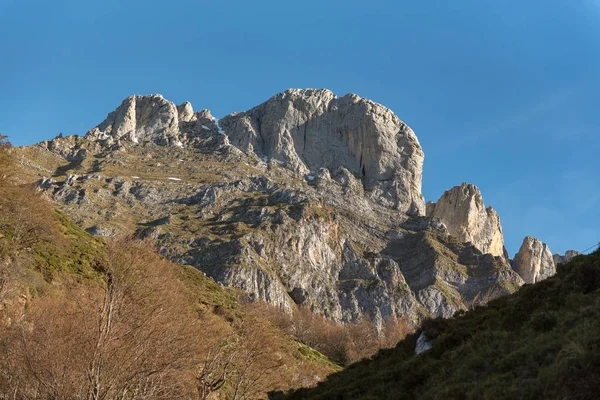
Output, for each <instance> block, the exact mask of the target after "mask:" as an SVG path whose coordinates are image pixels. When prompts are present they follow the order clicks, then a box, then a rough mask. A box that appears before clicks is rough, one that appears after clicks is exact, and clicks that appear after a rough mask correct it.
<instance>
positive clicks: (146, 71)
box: [0, 0, 600, 255]
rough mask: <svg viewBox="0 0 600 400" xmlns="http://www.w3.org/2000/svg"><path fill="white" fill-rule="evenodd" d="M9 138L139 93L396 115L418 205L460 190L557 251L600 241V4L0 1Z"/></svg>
mask: <svg viewBox="0 0 600 400" xmlns="http://www.w3.org/2000/svg"><path fill="white" fill-rule="evenodd" d="M0 38H1V39H0V132H2V133H4V134H7V135H9V136H10V138H11V140H12V142H13V143H14V144H17V145H23V144H31V143H35V142H39V141H41V140H44V139H48V138H52V137H54V136H56V135H57V134H58V133H59V132H63V133H65V134H84V133H85V132H86V131H87V130H88V129H90V128H92V127H94V126H95V125H97V124H98V123H100V122H101V121H102V120H103V119H104V118H105V116H106V114H107V113H108V112H109V111H112V110H113V109H115V108H116V107H117V106H118V105H119V104H120V102H121V101H122V100H123V99H124V98H125V97H127V96H129V95H131V94H150V93H161V94H163V95H164V96H165V97H166V98H167V99H169V100H171V101H174V102H176V103H181V102H183V101H186V100H188V101H190V102H191V103H192V104H193V105H194V107H195V109H202V108H209V109H210V110H211V111H212V112H213V115H216V116H218V117H221V116H224V115H226V114H228V113H230V112H233V111H243V110H246V109H248V108H251V107H252V106H254V105H257V104H259V103H260V102H262V101H264V100H266V99H268V98H269V97H271V96H272V95H274V94H275V93H278V92H281V91H283V90H285V89H287V88H290V87H295V88H308V87H312V88H329V89H331V90H333V91H334V92H336V93H337V94H338V95H343V94H346V93H348V92H353V93H357V94H359V95H360V96H363V97H367V98H370V99H372V100H375V101H377V102H379V103H382V104H384V105H386V106H387V107H389V108H391V109H392V110H393V111H394V112H396V114H398V116H399V117H400V118H401V119H402V120H404V121H405V122H406V123H408V124H409V125H410V126H411V127H412V128H413V129H414V130H415V132H416V134H417V136H418V137H419V140H420V142H421V144H422V146H423V149H424V151H425V166H424V176H423V193H424V195H425V198H426V199H427V200H437V199H438V198H439V196H440V195H441V194H442V193H443V191H444V190H446V189H449V188H451V187H452V186H455V185H458V184H460V183H461V182H463V181H466V182H469V183H474V184H476V185H477V186H479V188H480V189H481V190H482V192H483V196H484V200H485V202H486V205H492V206H493V207H494V208H496V210H497V211H498V213H499V214H500V217H501V220H502V225H503V228H504V234H505V239H506V244H507V248H508V250H509V253H510V254H511V255H513V254H514V253H515V252H516V251H517V250H518V248H519V246H520V244H521V241H522V240H523V237H524V236H526V235H532V236H536V237H539V238H540V239H542V240H543V241H545V242H546V243H548V245H549V246H550V249H551V250H552V251H553V252H561V253H562V252H564V251H565V250H567V249H571V248H573V249H578V250H582V249H584V248H586V247H589V246H591V245H592V244H594V243H597V242H598V241H600V225H599V222H600V181H599V172H600V136H599V135H598V131H599V128H600V118H599V117H600V107H599V106H600V0H562V1H558V0H527V1H523V0H502V1H482V0H459V1H448V0H437V1H435V0H430V1H414V0H411V1H398V0H396V1H391V0H390V1H380V0H372V1H355V0H344V1H337V0H303V1H294V2H291V1H283V0H265V1H262V0H255V1H248V0H212V1H205V0H179V1H154V0H104V1H87V0H68V1H61V0H55V1H47V0H43V1H42V0H38V1H31V0H0Z"/></svg>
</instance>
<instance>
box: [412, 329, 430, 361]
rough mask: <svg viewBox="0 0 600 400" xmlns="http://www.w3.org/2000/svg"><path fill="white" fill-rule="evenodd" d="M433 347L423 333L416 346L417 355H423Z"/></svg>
mask: <svg viewBox="0 0 600 400" xmlns="http://www.w3.org/2000/svg"><path fill="white" fill-rule="evenodd" d="M431 347H432V346H431V342H430V341H429V340H427V336H425V332H421V334H420V335H419V338H418V339H417V345H416V346H415V354H417V355H418V354H421V353H422V352H424V351H427V350H429V349H431Z"/></svg>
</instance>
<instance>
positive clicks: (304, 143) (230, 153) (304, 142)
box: [20, 90, 523, 324]
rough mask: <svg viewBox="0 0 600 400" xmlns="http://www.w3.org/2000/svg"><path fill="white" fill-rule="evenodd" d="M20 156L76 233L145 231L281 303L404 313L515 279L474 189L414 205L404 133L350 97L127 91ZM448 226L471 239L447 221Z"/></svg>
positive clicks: (319, 309)
mask: <svg viewBox="0 0 600 400" xmlns="http://www.w3.org/2000/svg"><path fill="white" fill-rule="evenodd" d="M20 152H21V159H22V160H23V163H24V164H26V165H27V168H28V169H29V171H30V172H29V175H30V176H32V179H38V184H39V186H40V188H41V189H42V190H44V191H45V192H46V193H47V195H48V196H49V197H50V198H52V199H53V200H54V201H55V202H56V203H57V204H58V205H59V207H60V208H61V209H62V210H63V211H64V212H66V213H68V214H69V215H70V216H71V217H72V218H73V219H74V220H75V221H76V222H77V223H78V224H79V225H81V226H82V227H84V228H85V229H87V230H88V232H91V233H94V234H97V235H115V234H119V233H129V234H131V233H133V234H135V235H137V236H139V237H150V238H153V239H154V240H155V241H156V242H157V245H158V246H159V247H160V249H161V253H162V254H163V255H164V256H166V257H168V258H169V259H171V260H174V261H176V262H179V263H182V264H189V265H193V266H194V267H196V268H197V269H199V270H201V271H203V272H204V273H205V274H207V275H208V276H210V277H212V278H214V279H215V280H216V281H217V282H219V283H222V284H224V285H230V286H234V287H237V288H240V289H243V290H244V291H246V293H248V296H249V297H250V298H252V299H262V300H265V301H267V302H269V303H271V304H275V305H278V306H281V307H282V308H284V309H290V308H293V307H297V306H304V307H308V308H310V309H311V310H313V311H314V312H316V313H320V314H323V315H326V316H327V317H329V318H331V319H333V320H335V321H355V320H358V319H360V318H364V317H367V318H370V319H373V320H375V321H377V322H378V323H379V322H381V321H382V320H383V319H387V318H396V317H403V318H407V319H408V320H410V321H412V322H413V323H415V324H416V323H418V321H420V320H421V319H422V318H424V317H431V316H441V317H450V316H452V315H453V314H454V313H455V312H456V311H458V310H465V309H468V308H469V307H472V306H473V305H474V304H477V302H478V301H481V299H483V298H486V299H489V298H493V297H497V296H499V295H502V294H506V293H510V292H513V291H515V290H516V289H517V288H518V287H519V286H520V285H521V284H522V283H523V280H522V279H521V278H520V277H519V276H518V274H517V273H516V272H514V271H513V270H512V269H511V267H510V265H508V263H507V261H506V258H505V257H504V255H503V254H502V251H501V250H502V235H501V228H500V224H499V220H498V218H497V216H496V215H495V213H494V212H493V211H490V210H489V209H488V210H485V209H484V208H483V200H481V195H480V194H479V193H478V191H476V188H474V187H473V188H470V187H465V188H464V191H466V192H467V193H465V194H461V195H460V196H458V194H457V195H456V198H453V197H452V196H450V200H451V201H452V202H454V204H455V205H456V204H459V203H460V205H458V206H455V207H454V208H452V205H451V204H450V203H449V202H446V200H445V198H444V197H443V198H442V199H441V200H440V201H439V202H438V204H437V205H436V206H435V207H434V208H432V207H431V206H430V209H431V210H432V211H431V213H432V215H433V214H435V215H436V218H430V217H426V216H424V215H423V214H424V211H425V210H424V205H423V199H422V196H421V193H420V186H421V165H422V161H423V153H422V150H421V147H420V146H419V143H418V141H417V139H416V136H415V135H414V133H413V132H412V130H410V128H408V126H406V125H405V124H404V123H402V122H401V121H400V120H399V119H398V118H397V117H396V116H395V115H394V114H393V113H392V112H391V111H390V110H388V109H386V108H385V107H383V106H381V105H379V104H376V103H374V102H371V101H369V100H365V99H361V98H360V97H358V96H356V95H347V96H344V97H342V98H336V97H335V95H334V94H333V93H331V92H330V91H327V90H289V91H286V92H285V93H282V94H279V95H276V96H275V97H273V98H272V99H270V100H268V101H267V102H265V103H263V104H261V105H259V106H257V107H255V108H253V109H252V110H250V111H248V112H245V113H237V114H235V113H234V114H231V115H230V116H227V117H225V118H223V119H221V120H220V121H219V120H216V119H214V118H213V117H212V116H211V115H210V112H209V111H208V110H203V111H201V112H194V110H193V108H192V106H191V104H189V103H184V104H182V105H180V106H175V105H174V104H173V103H170V102H168V101H167V100H165V99H163V98H162V97H161V96H157V95H155V96H132V97H129V98H128V99H126V100H125V101H124V102H123V103H122V104H121V106H120V107H119V108H117V110H115V111H114V112H113V113H111V114H109V116H108V117H107V118H106V120H105V121H104V122H103V123H101V124H100V125H99V126H97V127H96V128H94V129H92V130H91V131H89V132H88V133H87V134H86V135H85V136H84V137H66V138H57V139H54V140H51V141H47V142H43V143H41V144H40V145H38V146H31V147H27V148H22V149H20ZM48 177H50V178H48ZM471 192H472V193H471ZM447 203H448V204H447ZM452 213H457V215H458V216H457V217H456V218H454V217H453V216H452ZM440 220H442V222H440ZM460 224H464V225H465V226H466V228H468V229H466V230H467V233H468V235H467V234H466V233H465V234H463V233H461V232H460V231H456V232H458V233H453V232H454V231H451V230H450V228H452V229H453V230H454V229H455V227H456V226H459V225H460ZM461 234H463V236H462V237H461ZM468 241H470V242H472V244H469V243H465V242H468ZM482 252H485V253H492V254H483V253H482Z"/></svg>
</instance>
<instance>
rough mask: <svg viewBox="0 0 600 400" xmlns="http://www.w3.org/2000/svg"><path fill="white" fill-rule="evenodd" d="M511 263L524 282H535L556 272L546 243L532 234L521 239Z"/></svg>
mask: <svg viewBox="0 0 600 400" xmlns="http://www.w3.org/2000/svg"><path fill="white" fill-rule="evenodd" d="M512 264H513V269H514V270H515V271H516V272H517V273H518V274H519V275H520V276H521V278H523V281H525V283H536V282H539V281H541V280H544V279H546V278H548V277H550V276H552V275H554V274H555V273H556V265H555V264H554V259H553V258H552V252H550V249H549V248H548V245H546V243H542V241H541V240H539V239H536V238H534V237H532V236H527V237H526V238H525V239H523V244H522V245H521V248H520V249H519V252H518V253H517V255H516V256H515V259H514V260H513V263H512Z"/></svg>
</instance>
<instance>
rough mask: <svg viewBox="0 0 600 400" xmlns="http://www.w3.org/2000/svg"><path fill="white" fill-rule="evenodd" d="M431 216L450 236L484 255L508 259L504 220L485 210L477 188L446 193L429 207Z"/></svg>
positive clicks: (489, 209) (463, 187) (472, 187)
mask: <svg viewBox="0 0 600 400" xmlns="http://www.w3.org/2000/svg"><path fill="white" fill-rule="evenodd" d="M427 216H428V217H431V218H436V219H439V220H440V221H441V222H443V223H444V225H445V226H446V228H447V229H448V232H450V234H451V235H452V236H455V237H457V238H458V239H459V240H460V241H462V242H471V243H473V245H474V246H475V247H477V248H478V249H479V250H481V251H482V252H484V253H490V254H492V255H493V256H497V257H505V251H504V237H503V235H502V226H501V225H500V217H499V216H498V214H497V213H496V211H495V210H494V209H493V208H492V207H488V208H485V205H484V203H483V197H482V196H481V192H480V191H479V189H478V188H477V187H476V186H475V185H471V184H466V183H463V184H462V185H460V186H455V187H453V188H452V189H450V190H447V191H446V192H444V194H443V195H442V197H441V198H440V199H439V200H438V202H437V203H431V202H428V203H427Z"/></svg>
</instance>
